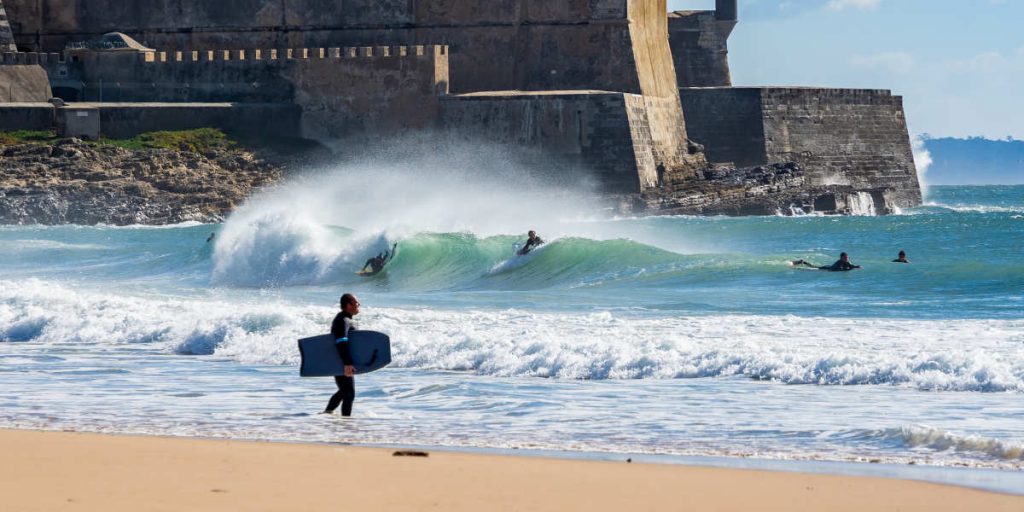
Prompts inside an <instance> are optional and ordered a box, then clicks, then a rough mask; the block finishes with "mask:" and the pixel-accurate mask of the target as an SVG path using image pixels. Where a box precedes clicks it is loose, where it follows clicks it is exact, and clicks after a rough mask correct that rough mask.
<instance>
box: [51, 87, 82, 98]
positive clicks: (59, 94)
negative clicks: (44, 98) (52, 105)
mask: <svg viewBox="0 0 1024 512" xmlns="http://www.w3.org/2000/svg"><path fill="white" fill-rule="evenodd" d="M81 96H82V91H81V90H79V89H78V88H77V87H54V88H53V97H54V98H60V99H62V100H64V101H78V99H79V98H81Z"/></svg>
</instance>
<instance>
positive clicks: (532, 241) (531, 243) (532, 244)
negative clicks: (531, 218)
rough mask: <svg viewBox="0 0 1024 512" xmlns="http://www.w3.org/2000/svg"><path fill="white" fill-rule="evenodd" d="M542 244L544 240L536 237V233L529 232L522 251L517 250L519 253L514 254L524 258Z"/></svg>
mask: <svg viewBox="0 0 1024 512" xmlns="http://www.w3.org/2000/svg"><path fill="white" fill-rule="evenodd" d="M543 244H544V240H542V239H541V238H540V237H539V236H537V232H536V231H533V230H531V231H530V232H529V233H527V238H526V243H525V244H524V245H523V247H522V249H519V251H517V252H516V254H518V255H519V256H526V255H527V254H530V251H532V250H534V249H536V248H538V247H540V246H541V245H543Z"/></svg>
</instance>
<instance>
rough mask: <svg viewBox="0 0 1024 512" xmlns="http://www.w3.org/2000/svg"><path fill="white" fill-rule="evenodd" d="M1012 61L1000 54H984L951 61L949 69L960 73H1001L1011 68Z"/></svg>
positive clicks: (948, 65)
mask: <svg viewBox="0 0 1024 512" xmlns="http://www.w3.org/2000/svg"><path fill="white" fill-rule="evenodd" d="M1011 65H1012V64H1011V61H1010V59H1007V58H1006V57H1004V56H1003V55H1002V54H1001V53H999V52H982V53H979V54H977V55H975V56H974V57H971V58H969V59H958V60H951V61H949V62H948V63H947V67H949V69H951V70H953V71H960V72H983V73H991V72H999V71H1004V70H1006V69H1007V68H1008V67H1010V66H1011Z"/></svg>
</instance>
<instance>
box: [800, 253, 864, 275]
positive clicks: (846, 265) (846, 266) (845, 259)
mask: <svg viewBox="0 0 1024 512" xmlns="http://www.w3.org/2000/svg"><path fill="white" fill-rule="evenodd" d="M792 265H793V266H794V267H797V266H800V265H803V266H806V267H811V268H816V269H818V270H827V271H829V272H849V271H851V270H853V269H857V268H860V265H854V264H853V263H850V256H849V255H847V254H846V253H845V252H844V253H842V254H840V255H839V261H837V262H835V263H833V264H831V265H825V266H823V267H819V266H817V265H815V264H813V263H809V262H807V261H804V260H796V261H794V262H793V263H792Z"/></svg>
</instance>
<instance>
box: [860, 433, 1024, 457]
mask: <svg viewBox="0 0 1024 512" xmlns="http://www.w3.org/2000/svg"><path fill="white" fill-rule="evenodd" d="M873 435H875V436H877V437H879V438H881V439H886V440H895V441H897V442H899V443H902V444H903V445H905V446H907V447H909V448H927V449H928V450H932V451H936V452H949V451H953V452H958V453H962V454H974V455H981V456H985V457H992V458H995V459H999V460H1006V461H1024V444H1021V443H1015V442H1012V441H1007V440H1005V439H996V438H991V437H984V436H976V435H964V434H957V433H954V432H949V431H946V430H942V429H937V428H933V427H930V426H927V425H909V426H904V427H900V428H892V429H884V430H879V431H876V432H874V433H873Z"/></svg>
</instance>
